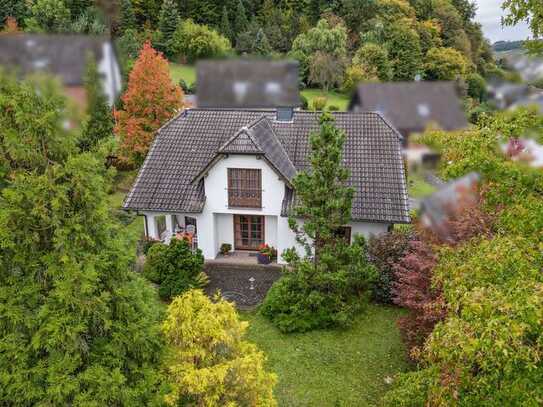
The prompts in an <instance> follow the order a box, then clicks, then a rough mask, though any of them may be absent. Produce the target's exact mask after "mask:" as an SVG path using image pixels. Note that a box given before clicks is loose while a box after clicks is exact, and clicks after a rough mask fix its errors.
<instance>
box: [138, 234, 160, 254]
mask: <svg viewBox="0 0 543 407" xmlns="http://www.w3.org/2000/svg"><path fill="white" fill-rule="evenodd" d="M157 243H160V240H156V239H153V238H150V237H145V238H143V239H142V251H143V254H144V255H146V256H147V254H148V253H149V249H151V247H152V246H154V245H155V244H157Z"/></svg>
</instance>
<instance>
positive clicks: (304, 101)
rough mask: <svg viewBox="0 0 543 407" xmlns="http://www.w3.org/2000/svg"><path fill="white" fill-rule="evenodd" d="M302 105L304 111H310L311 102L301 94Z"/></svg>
mask: <svg viewBox="0 0 543 407" xmlns="http://www.w3.org/2000/svg"><path fill="white" fill-rule="evenodd" d="M300 103H301V105H302V109H303V110H307V109H309V101H308V100H307V98H306V97H305V96H304V95H302V94H300Z"/></svg>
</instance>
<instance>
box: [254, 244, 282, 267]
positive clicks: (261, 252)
mask: <svg viewBox="0 0 543 407" xmlns="http://www.w3.org/2000/svg"><path fill="white" fill-rule="evenodd" d="M276 257H277V250H276V249H275V247H273V246H269V245H268V244H267V243H263V244H261V245H260V246H258V254H257V256H256V258H257V260H258V264H270V263H271V262H272V261H273V260H274V259H275V258H276Z"/></svg>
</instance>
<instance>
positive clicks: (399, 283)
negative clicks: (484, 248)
mask: <svg viewBox="0 0 543 407" xmlns="http://www.w3.org/2000/svg"><path fill="white" fill-rule="evenodd" d="M436 264H437V256H436V255H435V254H434V253H433V251H432V248H431V247H430V246H429V245H428V244H427V243H425V242H423V241H421V240H418V239H417V240H412V241H411V242H410V243H409V247H408V249H407V251H406V254H405V255H404V257H403V258H401V259H400V261H399V262H398V263H397V264H396V265H395V267H394V269H395V277H396V281H395V282H394V283H393V285H392V292H393V294H394V303H395V304H397V305H399V306H401V307H404V308H407V309H408V310H409V311H410V312H409V314H408V315H406V316H404V317H402V318H400V319H399V320H398V326H399V328H400V332H401V334H402V339H403V341H404V343H405V345H406V346H407V348H408V351H409V355H410V357H411V358H412V359H416V358H417V357H416V354H417V353H418V351H419V350H420V347H421V346H422V345H423V344H424V342H425V341H426V338H428V336H429V335H430V334H431V333H432V331H433V329H434V326H435V324H436V323H438V322H439V321H441V320H442V319H443V318H444V317H445V315H446V313H445V304H444V301H443V299H442V297H441V290H440V288H439V287H433V286H432V276H433V271H434V267H435V266H436Z"/></svg>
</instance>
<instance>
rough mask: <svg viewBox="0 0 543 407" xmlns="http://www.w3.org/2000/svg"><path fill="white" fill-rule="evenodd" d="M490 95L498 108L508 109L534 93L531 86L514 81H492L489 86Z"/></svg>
mask: <svg viewBox="0 0 543 407" xmlns="http://www.w3.org/2000/svg"><path fill="white" fill-rule="evenodd" d="M487 91H488V96H489V98H490V100H491V101H492V102H493V103H494V105H496V107H497V108H498V109H502V110H503V109H507V108H508V107H510V106H512V105H514V104H515V103H517V102H518V101H520V100H523V99H525V98H527V97H529V95H530V94H531V93H532V89H531V87H530V86H528V85H526V84H518V83H512V82H503V81H492V82H490V83H489V84H488V86H487Z"/></svg>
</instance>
